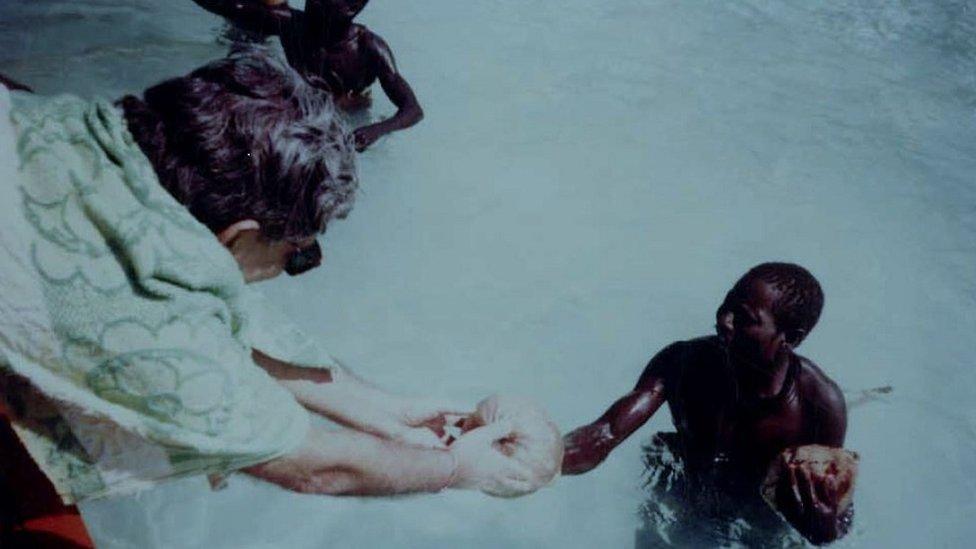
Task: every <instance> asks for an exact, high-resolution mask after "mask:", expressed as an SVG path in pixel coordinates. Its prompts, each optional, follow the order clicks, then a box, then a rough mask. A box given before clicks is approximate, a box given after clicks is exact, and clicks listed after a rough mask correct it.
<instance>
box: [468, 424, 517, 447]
mask: <svg viewBox="0 0 976 549" xmlns="http://www.w3.org/2000/svg"><path fill="white" fill-rule="evenodd" d="M514 432H515V425H513V424H512V422H511V421H499V422H497V423H489V424H488V425H483V426H481V427H478V428H476V429H473V430H471V431H468V434H467V435H466V436H469V437H475V438H477V439H480V440H487V441H488V442H489V443H491V442H495V441H497V440H501V439H503V438H508V437H509V436H511V435H512V434H514Z"/></svg>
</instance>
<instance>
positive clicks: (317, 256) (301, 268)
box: [285, 241, 322, 276]
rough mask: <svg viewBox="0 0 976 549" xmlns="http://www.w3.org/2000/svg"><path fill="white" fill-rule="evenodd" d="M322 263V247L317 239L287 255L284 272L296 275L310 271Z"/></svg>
mask: <svg viewBox="0 0 976 549" xmlns="http://www.w3.org/2000/svg"><path fill="white" fill-rule="evenodd" d="M321 264H322V247H321V246H319V243H318V241H316V242H313V243H312V244H309V245H308V246H303V247H301V248H298V249H296V250H295V251H293V252H292V253H291V255H289V256H288V261H287V262H286V263H285V272H286V273H288V275H289V276H298V275H300V274H302V273H305V272H308V271H311V270H312V269H314V268H316V267H318V266H319V265H321Z"/></svg>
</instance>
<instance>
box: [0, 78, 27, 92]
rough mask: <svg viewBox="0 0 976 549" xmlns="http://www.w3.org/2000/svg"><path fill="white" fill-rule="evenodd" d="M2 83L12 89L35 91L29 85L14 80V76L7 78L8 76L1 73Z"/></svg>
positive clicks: (0, 80) (0, 79)
mask: <svg viewBox="0 0 976 549" xmlns="http://www.w3.org/2000/svg"><path fill="white" fill-rule="evenodd" d="M0 84H2V85H4V86H5V87H6V88H7V89H8V90H10V91H25V92H33V91H34V90H32V89H30V88H29V87H28V86H25V85H24V84H21V83H20V82H18V81H16V80H14V79H13V78H7V77H6V76H4V75H2V74H0Z"/></svg>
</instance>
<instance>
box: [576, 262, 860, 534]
mask: <svg viewBox="0 0 976 549" xmlns="http://www.w3.org/2000/svg"><path fill="white" fill-rule="evenodd" d="M823 302H824V296H823V291H822V290H821V287H820V284H819V283H818V282H817V280H816V279H815V278H814V277H813V275H811V274H810V273H809V272H808V271H807V270H806V269H804V268H803V267H800V266H799V265H794V264H789V263H765V264H761V265H758V266H756V267H754V268H753V269H751V270H750V271H749V272H747V273H746V274H745V275H744V276H743V277H742V278H741V279H739V281H738V282H737V283H736V284H735V286H734V287H733V288H732V289H731V290H730V291H729V292H728V294H727V296H726V298H725V300H724V302H723V303H722V304H721V306H720V307H719V308H718V311H717V313H716V320H717V326H716V328H717V332H718V333H717V335H715V336H711V337H702V338H698V339H693V340H690V341H680V342H677V343H673V344H671V345H669V346H668V347H666V348H665V349H664V350H662V351H661V352H660V353H658V354H657V355H656V356H655V357H654V358H653V359H651V361H650V363H649V364H648V365H647V367H646V368H645V369H644V372H643V373H642V374H641V376H640V379H639V380H638V381H637V384H636V386H635V387H634V389H633V390H632V391H631V392H629V393H627V394H626V395H624V396H623V397H621V398H620V399H619V400H617V402H615V403H614V404H613V405H612V406H611V407H610V408H609V409H608V410H607V411H606V412H605V413H604V414H603V416H601V417H600V418H599V419H598V420H596V421H595V422H593V423H591V424H588V425H584V426H582V427H580V428H578V429H576V430H574V431H572V432H570V433H569V434H568V435H566V437H565V442H566V451H565V458H564V460H563V465H562V472H563V474H565V475H578V474H581V473H585V472H587V471H589V470H591V469H593V468H594V467H596V466H597V465H599V464H600V463H601V462H602V461H603V460H604V459H605V458H606V457H607V456H608V455H609V454H610V452H611V451H612V450H613V449H614V448H615V447H616V446H617V445H619V444H620V443H621V442H623V441H624V440H625V439H626V438H627V437H628V436H630V435H631V434H632V433H633V432H634V431H636V430H637V429H638V428H639V427H640V426H642V425H643V424H644V423H645V422H646V421H647V420H648V419H650V418H651V416H652V415H654V413H655V412H656V411H657V410H658V408H660V406H661V405H662V404H664V403H665V402H667V403H668V406H669V408H670V410H671V415H672V419H673V422H674V425H675V427H676V429H677V433H676V436H675V434H672V437H673V438H672V441H671V442H672V443H669V444H667V445H668V446H669V447H670V449H671V450H673V453H674V454H675V459H676V460H677V461H679V462H680V463H681V467H682V468H683V473H682V475H684V477H685V478H683V479H682V484H683V486H685V489H686V491H687V492H688V493H689V494H693V497H697V498H698V499H701V497H699V496H703V497H705V498H708V499H709V500H710V501H708V502H704V501H698V500H694V501H693V500H692V499H687V500H685V503H684V504H683V505H684V506H685V507H690V509H687V510H682V511H683V512H684V511H688V512H697V513H699V514H700V513H701V512H702V509H703V508H704V507H709V506H711V505H712V504H714V503H715V500H721V502H720V503H722V505H721V507H724V508H726V509H735V510H736V512H738V510H740V509H741V507H742V506H743V504H745V503H746V502H749V501H751V502H753V503H758V504H759V505H758V506H757V508H763V509H765V505H764V504H763V503H762V501H761V499H760V497H759V496H760V490H759V488H760V485H761V484H762V483H763V481H764V479H765V478H766V475H767V471H769V469H770V465H771V464H773V463H776V464H780V463H779V462H780V461H783V462H784V463H782V465H783V467H784V468H785V470H786V471H787V472H786V473H785V474H783V475H781V476H780V479H781V480H782V482H781V484H782V486H781V487H780V488H779V489H777V492H776V494H777V495H776V498H775V501H774V502H773V504H774V505H775V506H776V508H777V509H779V510H780V511H781V512H783V515H784V516H785V517H786V518H787V519H788V520H789V521H790V522H791V523H792V524H793V525H794V527H796V528H797V530H799V531H800V533H801V534H803V535H804V536H805V537H807V538H808V539H809V540H811V541H813V542H814V543H827V542H830V541H833V540H835V539H837V538H839V537H841V536H843V535H844V534H846V532H847V530H848V528H849V526H850V522H851V518H852V515H853V507H852V506H849V505H848V506H846V509H845V508H842V507H844V506H842V505H840V503H841V501H842V500H843V499H845V496H846V495H848V494H849V493H850V491H851V489H852V487H853V481H854V478H853V477H854V472H853V471H852V470H851V469H850V468H848V469H847V470H845V471H837V470H836V469H837V467H834V468H833V469H831V474H824V473H823V471H821V470H818V469H815V468H814V467H812V466H809V465H808V464H804V463H802V462H797V461H790V460H789V458H788V457H786V456H790V455H793V454H791V453H789V452H792V451H793V449H796V448H798V447H805V446H808V445H821V446H822V447H827V448H824V450H825V451H826V452H827V454H828V455H830V452H833V451H834V450H831V449H837V448H841V447H842V446H843V444H844V436H845V434H846V430H847V410H846V406H845V402H844V396H843V394H842V392H841V390H840V389H839V388H838V386H837V385H836V384H835V383H834V382H833V381H832V380H831V379H830V378H828V377H827V375H826V374H824V373H823V371H821V370H820V368H818V367H817V366H816V365H815V364H814V363H813V362H812V361H810V360H809V359H806V358H804V357H802V356H800V355H798V354H796V353H795V352H794V349H795V348H796V347H797V346H799V345H800V343H802V342H803V340H804V339H805V338H806V336H807V335H808V334H809V333H810V331H811V330H812V329H813V327H814V326H815V325H816V323H817V320H818V319H819V317H820V312H821V310H822V308H823ZM838 452H839V451H838ZM828 459H829V458H828ZM839 463H840V462H839ZM841 468H843V467H841Z"/></svg>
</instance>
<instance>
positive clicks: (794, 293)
mask: <svg viewBox="0 0 976 549" xmlns="http://www.w3.org/2000/svg"><path fill="white" fill-rule="evenodd" d="M756 280H761V281H762V282H765V283H766V284H769V285H770V286H772V287H773V288H775V289H776V290H777V291H779V298H778V299H777V300H776V302H775V303H774V305H773V314H774V315H775V316H776V325H777V326H778V327H779V328H780V329H781V330H783V331H791V330H803V333H804V335H803V336H802V337H801V338H800V341H798V342H797V343H799V342H802V341H803V338H804V337H806V335H807V334H809V333H810V332H811V331H812V330H813V327H814V326H816V325H817V321H818V320H820V312H821V311H823V305H824V294H823V289H822V288H821V287H820V283H819V282H817V279H816V278H815V277H814V276H813V275H812V274H810V271H808V270H806V269H804V268H803V267H801V266H799V265H796V264H794V263H762V264H760V265H756V266H755V267H753V268H751V269H749V272H747V273H746V274H744V275H743V276H742V278H740V279H739V281H738V282H736V283H735V286H734V287H733V288H732V291H731V292H730V294H738V293H740V292H743V291H745V290H746V288H748V286H749V285H750V284H752V283H753V282H754V281H756ZM727 300H728V298H726V301H727Z"/></svg>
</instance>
